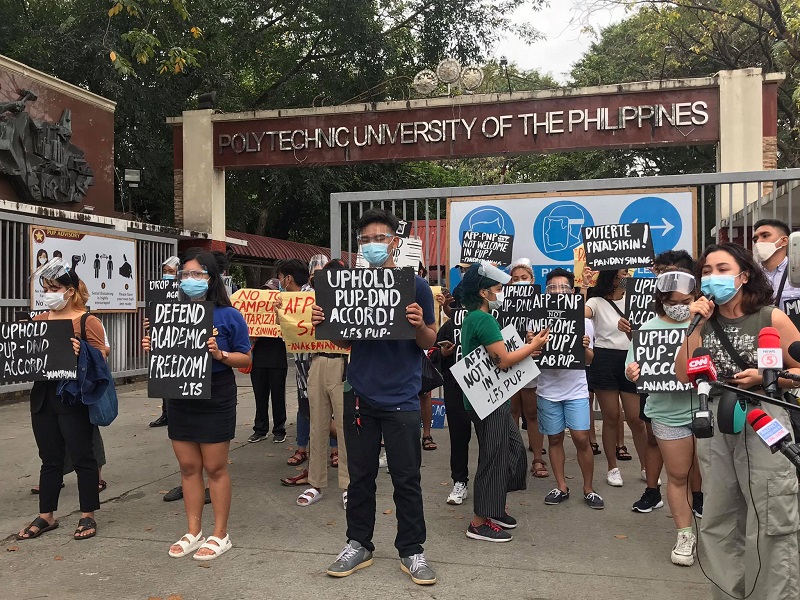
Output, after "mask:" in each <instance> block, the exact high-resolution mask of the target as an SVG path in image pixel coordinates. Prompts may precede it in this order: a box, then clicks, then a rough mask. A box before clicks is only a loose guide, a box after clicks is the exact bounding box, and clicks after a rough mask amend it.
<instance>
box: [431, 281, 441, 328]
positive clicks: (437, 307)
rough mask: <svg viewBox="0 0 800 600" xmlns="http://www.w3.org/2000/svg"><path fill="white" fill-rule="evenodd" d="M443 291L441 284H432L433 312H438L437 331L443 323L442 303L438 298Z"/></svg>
mask: <svg viewBox="0 0 800 600" xmlns="http://www.w3.org/2000/svg"><path fill="white" fill-rule="evenodd" d="M441 293H442V286H440V285H432V286H431V294H432V295H433V312H434V313H435V314H436V331H439V327H441V325H442V305H441V304H440V303H439V301H438V300H437V299H436V297H437V296H439V295H440V294H441Z"/></svg>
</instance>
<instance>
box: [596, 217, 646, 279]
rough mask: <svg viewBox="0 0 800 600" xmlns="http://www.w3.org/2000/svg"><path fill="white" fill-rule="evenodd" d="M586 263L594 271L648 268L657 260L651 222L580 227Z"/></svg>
mask: <svg viewBox="0 0 800 600" xmlns="http://www.w3.org/2000/svg"><path fill="white" fill-rule="evenodd" d="M581 233H582V235H583V244H584V248H585V249H586V264H587V265H588V266H589V267H590V268H591V269H592V270H593V271H613V270H615V269H635V268H639V267H649V266H651V265H652V264H653V260H654V259H655V251H654V250H653V237H652V235H651V234H650V224H649V223H623V224H620V225H595V226H593V227H583V228H581Z"/></svg>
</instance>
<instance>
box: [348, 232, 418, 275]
mask: <svg viewBox="0 0 800 600" xmlns="http://www.w3.org/2000/svg"><path fill="white" fill-rule="evenodd" d="M392 260H394V266H395V267H396V268H398V269H405V268H406V267H411V268H412V269H414V272H415V273H416V272H417V269H419V264H420V262H422V240H421V239H419V238H413V237H405V238H403V237H401V238H400V240H399V241H398V242H397V246H396V247H395V249H394V250H393V251H392ZM368 268H369V263H367V261H366V260H365V259H364V255H363V254H362V252H361V247H359V249H358V252H357V253H356V269H368Z"/></svg>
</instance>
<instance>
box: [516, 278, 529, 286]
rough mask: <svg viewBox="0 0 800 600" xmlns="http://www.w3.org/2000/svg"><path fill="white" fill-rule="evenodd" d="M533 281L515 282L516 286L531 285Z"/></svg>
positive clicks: (521, 280) (522, 280)
mask: <svg viewBox="0 0 800 600" xmlns="http://www.w3.org/2000/svg"><path fill="white" fill-rule="evenodd" d="M532 283H533V282H532V281H525V280H524V279H520V280H519V281H515V282H514V285H531V284H532Z"/></svg>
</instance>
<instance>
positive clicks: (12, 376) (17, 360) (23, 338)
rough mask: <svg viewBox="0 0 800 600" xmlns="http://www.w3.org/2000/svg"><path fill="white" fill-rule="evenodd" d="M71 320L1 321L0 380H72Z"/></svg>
mask: <svg viewBox="0 0 800 600" xmlns="http://www.w3.org/2000/svg"><path fill="white" fill-rule="evenodd" d="M74 335H75V331H74V329H73V326H72V321H70V320H69V319H58V320H52V321H18V322H16V323H0V381H2V382H10V381H15V382H20V383H22V382H28V381H47V380H50V379H53V380H60V379H75V378H76V377H77V368H78V358H77V357H76V356H75V352H74V351H73V349H72V338H73V337H74Z"/></svg>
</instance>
